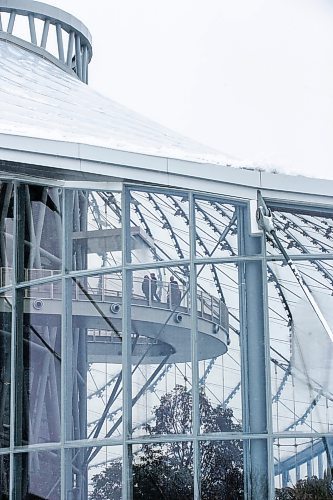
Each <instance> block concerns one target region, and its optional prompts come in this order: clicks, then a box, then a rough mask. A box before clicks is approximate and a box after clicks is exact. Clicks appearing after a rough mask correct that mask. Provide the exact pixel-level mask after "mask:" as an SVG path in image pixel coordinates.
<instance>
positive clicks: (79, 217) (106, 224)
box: [72, 190, 121, 270]
mask: <svg viewBox="0 0 333 500" xmlns="http://www.w3.org/2000/svg"><path fill="white" fill-rule="evenodd" d="M72 231H73V232H72V244H73V269H74V270H84V269H98V268H100V267H107V266H108V267H114V266H118V265H120V264H121V194H120V193H110V192H108V191H86V190H85V191H83V190H76V191H73V226H72Z"/></svg>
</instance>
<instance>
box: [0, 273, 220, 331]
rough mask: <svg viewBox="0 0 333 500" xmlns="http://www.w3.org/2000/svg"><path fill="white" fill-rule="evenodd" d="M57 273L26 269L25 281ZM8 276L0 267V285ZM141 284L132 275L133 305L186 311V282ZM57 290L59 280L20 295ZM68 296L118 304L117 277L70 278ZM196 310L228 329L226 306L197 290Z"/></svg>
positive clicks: (56, 293) (41, 295)
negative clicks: (70, 293) (70, 285)
mask: <svg viewBox="0 0 333 500" xmlns="http://www.w3.org/2000/svg"><path fill="white" fill-rule="evenodd" d="M58 274H59V271H55V270H48V269H26V270H25V280H26V281H31V280H38V279H44V278H51V277H52V278H53V277H56V276H57V275H58ZM10 275H11V269H10V268H0V286H5V285H8V276H10ZM143 283H144V278H143V277H141V276H140V277H133V286H132V294H131V303H132V304H133V305H139V306H147V307H152V308H160V309H168V310H170V311H173V310H175V311H180V312H183V313H186V314H189V313H190V308H191V297H190V293H189V288H188V285H186V284H184V283H177V284H172V283H171V281H163V280H159V279H157V280H156V281H155V282H153V281H152V280H151V279H150V278H149V279H148V280H146V287H145V286H143ZM144 290H145V292H144ZM61 293H62V290H61V282H60V280H59V281H51V282H48V283H39V284H36V285H32V286H31V287H27V288H25V289H24V296H25V298H29V299H53V300H60V299H61ZM72 299H73V301H74V302H76V301H77V302H82V301H87V302H91V301H92V300H93V301H95V302H102V303H110V304H112V303H117V304H119V305H121V301H122V279H121V276H119V275H116V274H114V275H104V274H101V275H99V276H89V277H82V278H75V280H73V287H72ZM197 312H198V317H199V318H203V319H206V320H208V321H211V322H213V323H216V324H218V325H221V326H223V327H224V328H225V329H226V330H228V317H229V315H228V309H227V307H226V305H225V304H224V302H222V301H221V300H219V299H218V298H216V297H214V296H213V295H211V294H209V293H207V292H205V291H203V290H199V291H198V293H197Z"/></svg>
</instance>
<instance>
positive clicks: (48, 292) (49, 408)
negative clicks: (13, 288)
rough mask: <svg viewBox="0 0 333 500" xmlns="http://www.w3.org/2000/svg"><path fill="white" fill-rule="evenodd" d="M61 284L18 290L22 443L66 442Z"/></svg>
mask: <svg viewBox="0 0 333 500" xmlns="http://www.w3.org/2000/svg"><path fill="white" fill-rule="evenodd" d="M61 313H62V300H61V283H60V282H53V283H44V284H43V285H39V286H36V287H30V288H25V289H19V290H17V300H16V325H17V339H16V340H17V342H16V344H17V345H16V370H15V373H16V384H15V387H16V423H17V428H16V436H15V437H16V444H17V445H18V446H21V445H27V444H32V443H45V442H57V441H60V400H61V394H60V372H61Z"/></svg>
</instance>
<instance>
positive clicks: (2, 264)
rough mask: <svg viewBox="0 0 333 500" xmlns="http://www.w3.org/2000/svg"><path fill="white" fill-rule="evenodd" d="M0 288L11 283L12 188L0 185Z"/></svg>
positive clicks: (10, 185) (9, 184)
mask: <svg viewBox="0 0 333 500" xmlns="http://www.w3.org/2000/svg"><path fill="white" fill-rule="evenodd" d="M0 214H1V215H0V286H1V287H3V286H6V285H9V284H10V283H11V282H12V268H13V234H14V224H13V221H14V186H13V184H11V183H4V182H1V183H0Z"/></svg>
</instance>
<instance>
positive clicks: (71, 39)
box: [66, 31, 75, 68]
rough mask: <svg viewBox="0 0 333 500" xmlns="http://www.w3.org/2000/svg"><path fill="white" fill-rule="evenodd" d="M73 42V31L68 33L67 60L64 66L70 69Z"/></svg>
mask: <svg viewBox="0 0 333 500" xmlns="http://www.w3.org/2000/svg"><path fill="white" fill-rule="evenodd" d="M74 40H75V33H74V31H71V32H70V33H69V37H68V47H67V59H66V64H67V66H69V67H70V68H71V67H72V59H73V50H74Z"/></svg>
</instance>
